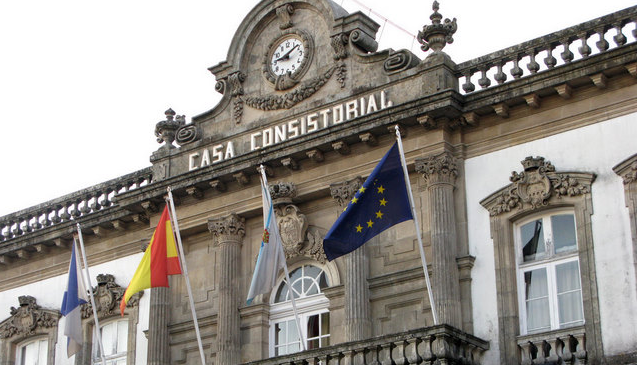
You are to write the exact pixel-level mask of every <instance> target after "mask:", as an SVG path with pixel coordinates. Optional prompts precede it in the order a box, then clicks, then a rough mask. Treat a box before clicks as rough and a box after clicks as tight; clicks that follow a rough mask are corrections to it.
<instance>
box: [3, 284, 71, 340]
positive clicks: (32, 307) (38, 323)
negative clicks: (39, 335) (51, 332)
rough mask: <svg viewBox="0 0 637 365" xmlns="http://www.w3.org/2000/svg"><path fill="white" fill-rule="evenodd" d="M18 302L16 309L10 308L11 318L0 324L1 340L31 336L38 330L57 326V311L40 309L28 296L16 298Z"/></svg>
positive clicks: (58, 315) (58, 314)
mask: <svg viewBox="0 0 637 365" xmlns="http://www.w3.org/2000/svg"><path fill="white" fill-rule="evenodd" d="M18 302H19V303H20V306H19V307H18V308H15V307H11V310H10V314H11V317H9V318H8V319H6V320H4V321H3V322H2V323H0V338H1V339H7V338H11V337H13V336H19V337H24V336H31V335H34V334H36V332H37V331H38V329H40V328H51V327H56V326H57V324H58V319H59V318H60V313H59V312H58V311H52V310H47V309H42V308H41V307H40V306H39V305H38V304H37V303H36V300H35V298H34V297H32V296H30V295H23V296H20V297H18Z"/></svg>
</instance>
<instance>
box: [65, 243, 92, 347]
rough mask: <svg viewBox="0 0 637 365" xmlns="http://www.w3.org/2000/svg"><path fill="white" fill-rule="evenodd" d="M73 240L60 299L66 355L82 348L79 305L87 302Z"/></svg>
mask: <svg viewBox="0 0 637 365" xmlns="http://www.w3.org/2000/svg"><path fill="white" fill-rule="evenodd" d="M75 246H76V244H75V240H73V247H72V249H71V263H70V264H69V280H68V284H67V286H66V291H65V292H64V298H63V299H62V309H61V310H60V312H62V315H63V316H64V317H66V321H65V325H64V335H65V336H67V338H68V341H67V346H66V355H67V356H68V357H71V356H73V355H74V354H76V353H77V352H78V351H80V349H81V348H82V342H83V338H82V312H81V309H82V307H81V305H82V304H84V303H88V295H87V292H86V288H85V287H84V280H82V272H81V267H80V265H79V264H78V263H79V262H80V260H79V256H78V254H77V250H76V247H75Z"/></svg>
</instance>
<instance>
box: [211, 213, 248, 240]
mask: <svg viewBox="0 0 637 365" xmlns="http://www.w3.org/2000/svg"><path fill="white" fill-rule="evenodd" d="M245 221H246V220H245V218H243V217H241V216H239V215H237V214H235V213H232V214H229V215H227V216H225V217H221V218H213V219H209V220H208V230H209V231H210V233H212V236H213V237H214V238H215V242H216V244H217V245H220V244H222V243H224V242H228V241H231V242H241V240H242V239H243V236H245V233H246V224H245Z"/></svg>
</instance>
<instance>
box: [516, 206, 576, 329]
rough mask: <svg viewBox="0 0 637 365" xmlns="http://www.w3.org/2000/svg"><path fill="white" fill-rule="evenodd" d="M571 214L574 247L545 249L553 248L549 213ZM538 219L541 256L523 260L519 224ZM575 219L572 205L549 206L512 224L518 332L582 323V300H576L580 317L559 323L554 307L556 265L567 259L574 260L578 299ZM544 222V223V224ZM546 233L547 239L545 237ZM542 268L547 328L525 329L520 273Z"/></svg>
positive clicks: (564, 262)
mask: <svg viewBox="0 0 637 365" xmlns="http://www.w3.org/2000/svg"><path fill="white" fill-rule="evenodd" d="M565 214H568V215H572V216H573V220H574V229H575V242H576V247H575V249H574V250H572V251H569V252H565V253H555V254H551V253H550V252H547V251H548V250H549V249H552V250H554V244H553V242H551V243H548V242H549V241H552V237H553V232H552V226H551V219H550V218H551V217H552V216H555V215H565ZM538 219H542V230H543V234H544V239H545V240H544V242H545V249H546V250H547V251H545V254H544V256H543V257H540V258H538V259H536V260H532V261H527V262H524V254H523V252H522V248H523V242H522V239H521V227H522V226H523V225H525V224H527V223H529V222H532V221H535V220H538ZM576 219H577V217H576V215H575V213H574V211H573V210H572V209H557V210H549V211H544V212H542V213H540V214H534V215H532V216H529V217H526V218H524V219H523V220H520V221H518V222H516V223H515V224H514V231H513V232H514V240H515V250H516V258H517V259H516V271H517V282H518V285H517V287H518V308H519V311H520V312H519V313H520V334H522V335H526V334H530V333H542V332H548V331H552V330H557V329H560V328H568V327H571V326H580V325H584V321H585V320H584V316H583V314H584V303H583V300H580V306H581V311H582V312H581V313H582V321H581V322H580V321H578V322H571V323H566V324H564V325H562V326H560V318H559V308H558V295H557V284H556V283H557V278H556V267H557V266H558V265H561V264H566V263H569V262H577V267H578V277H579V280H580V289H579V291H580V298H581V299H582V295H583V294H582V282H581V281H582V273H581V270H582V269H581V266H580V263H579V252H578V250H579V245H580V243H579V239H578V237H577V222H576V221H575V220H576ZM547 222H548V224H547ZM547 237H549V238H550V240H547ZM538 269H544V270H546V274H547V290H548V297H549V300H548V305H549V320H550V328H546V329H534V330H531V331H529V330H528V328H527V327H528V326H527V313H526V295H525V288H526V287H525V281H524V274H525V273H526V272H529V271H533V270H538Z"/></svg>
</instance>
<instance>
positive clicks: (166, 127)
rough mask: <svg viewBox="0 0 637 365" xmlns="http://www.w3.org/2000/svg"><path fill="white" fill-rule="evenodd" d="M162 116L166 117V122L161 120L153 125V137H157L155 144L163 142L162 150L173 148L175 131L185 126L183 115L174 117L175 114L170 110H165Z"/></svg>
mask: <svg viewBox="0 0 637 365" xmlns="http://www.w3.org/2000/svg"><path fill="white" fill-rule="evenodd" d="M164 114H165V115H166V120H162V121H161V122H159V123H157V124H156V125H155V137H157V143H162V142H165V145H164V146H163V148H165V149H171V148H175V146H173V142H174V141H175V135H176V134H177V130H178V129H179V128H180V127H182V126H183V125H185V124H186V117H185V116H184V115H177V116H176V117H175V114H176V113H175V111H174V110H172V109H168V110H166V111H165V112H164Z"/></svg>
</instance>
